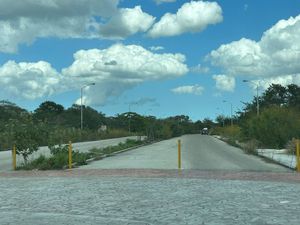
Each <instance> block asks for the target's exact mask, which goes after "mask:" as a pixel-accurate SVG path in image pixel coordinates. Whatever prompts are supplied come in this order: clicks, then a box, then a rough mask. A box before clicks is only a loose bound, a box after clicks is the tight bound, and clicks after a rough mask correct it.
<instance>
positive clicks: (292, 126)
mask: <svg viewBox="0 0 300 225" xmlns="http://www.w3.org/2000/svg"><path fill="white" fill-rule="evenodd" d="M241 132H242V134H243V135H244V137H247V138H248V139H256V140H258V141H260V143H261V144H262V145H263V146H265V147H274V148H283V147H284V146H285V144H286V143H287V142H288V141H289V140H291V139H292V138H299V135H300V114H299V111H296V110H293V109H288V108H283V107H279V106H272V107H268V108H265V109H264V110H263V111H262V112H261V114H260V116H259V117H257V116H256V115H253V116H252V117H251V118H249V119H248V120H247V121H246V122H244V123H243V124H242V125H241Z"/></svg>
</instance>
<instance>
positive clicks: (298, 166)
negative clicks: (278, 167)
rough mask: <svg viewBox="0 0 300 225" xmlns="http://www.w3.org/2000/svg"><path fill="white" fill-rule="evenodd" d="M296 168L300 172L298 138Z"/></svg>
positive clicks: (299, 144) (298, 143)
mask: <svg viewBox="0 0 300 225" xmlns="http://www.w3.org/2000/svg"><path fill="white" fill-rule="evenodd" d="M296 169H297V172H300V140H299V139H298V140H297V142H296Z"/></svg>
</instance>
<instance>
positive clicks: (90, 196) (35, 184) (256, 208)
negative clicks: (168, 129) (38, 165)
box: [0, 170, 300, 225]
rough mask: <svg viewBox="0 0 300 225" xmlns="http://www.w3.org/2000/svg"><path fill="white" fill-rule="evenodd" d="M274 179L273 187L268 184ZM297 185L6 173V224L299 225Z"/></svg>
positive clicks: (163, 174) (185, 176) (193, 175)
mask: <svg viewBox="0 0 300 225" xmlns="http://www.w3.org/2000/svg"><path fill="white" fill-rule="evenodd" d="M105 174H106V175H105ZM147 174H148V176H147ZM214 174H215V175H214ZM262 174H264V175H263V176H262ZM268 174H269V176H270V177H273V180H272V181H262V180H261V179H263V177H264V176H265V177H268ZM16 175H17V177H15V176H16ZM222 176H223V178H225V179H220V177H222ZM257 176H258V177H260V178H257ZM285 176H288V177H292V178H293V179H292V180H290V182H282V181H281V179H283V178H284V177H285ZM230 177H231V178H235V179H231V178H230ZM216 178H217V179H216ZM299 181H300V177H299V175H297V174H294V173H288V174H278V173H277V175H276V174H270V173H223V174H221V173H216V172H203V171H190V172H186V171H183V172H182V173H178V172H175V171H159V170H141V171H139V170H134V171H132V170H125V171H123V170H107V171H102V175H101V172H99V171H96V170H91V171H89V170H83V171H60V172H59V171H52V172H23V173H15V172H10V173H5V174H4V173H2V174H0V188H1V192H0V199H1V200H0V202H1V204H0V224H1V225H2V224H3V225H8V224H24V225H32V224H40V225H43V224H110V225H114V224H116V225H118V224H120V225H121V224H122V225H123V224H132V225H133V224H136V225H143V224H172V225H173V224H179V225H180V224H196V225H198V224H200V225H201V224H209V225H212V224H239V225H240V224H289V225H294V224H295V225H296V224H297V225H298V224H299V221H300V215H299V213H297V212H299V210H300V201H299V194H298V193H300V185H299Z"/></svg>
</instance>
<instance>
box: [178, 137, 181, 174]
mask: <svg viewBox="0 0 300 225" xmlns="http://www.w3.org/2000/svg"><path fill="white" fill-rule="evenodd" d="M178 169H181V141H180V140H178Z"/></svg>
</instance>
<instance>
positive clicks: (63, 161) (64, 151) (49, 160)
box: [17, 139, 146, 170]
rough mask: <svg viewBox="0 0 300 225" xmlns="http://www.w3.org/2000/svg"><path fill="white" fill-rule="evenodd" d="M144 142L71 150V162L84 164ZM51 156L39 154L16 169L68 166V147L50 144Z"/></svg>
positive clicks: (54, 168) (58, 168)
mask: <svg viewBox="0 0 300 225" xmlns="http://www.w3.org/2000/svg"><path fill="white" fill-rule="evenodd" d="M144 143H146V141H141V140H131V139H127V140H126V142H124V143H119V144H118V145H116V146H109V147H106V148H93V149H91V150H89V152H85V153H82V152H78V151H72V162H73V164H74V166H81V165H86V164H87V163H88V161H89V160H101V159H102V158H104V157H107V156H109V155H112V154H113V153H116V152H118V151H121V150H125V149H130V148H133V147H136V146H140V145H142V144H144ZM50 152H51V156H50V157H45V156H44V155H40V156H39V157H38V158H36V159H34V160H32V161H30V162H28V163H27V164H22V165H21V166H19V167H17V170H62V169H66V168H67V166H68V160H69V158H68V157H69V155H68V148H67V147H66V146H61V145H59V146H56V147H54V146H52V147H51V148H50Z"/></svg>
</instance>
